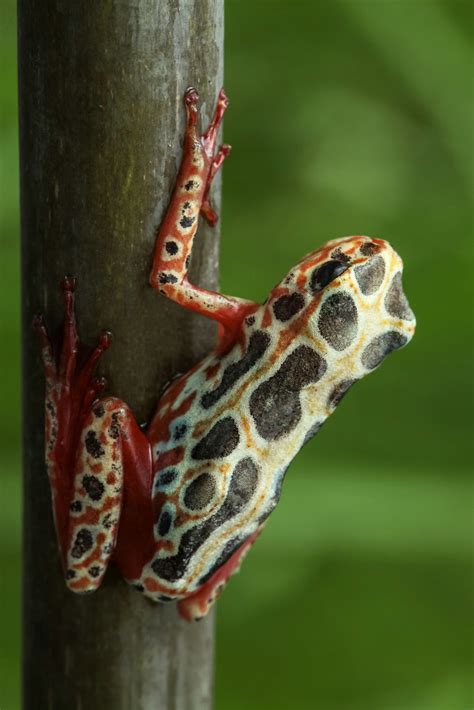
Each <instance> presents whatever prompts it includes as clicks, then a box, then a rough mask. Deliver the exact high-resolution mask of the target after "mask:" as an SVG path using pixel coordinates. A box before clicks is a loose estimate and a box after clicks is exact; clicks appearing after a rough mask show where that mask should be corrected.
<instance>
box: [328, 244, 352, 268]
mask: <svg viewBox="0 0 474 710" xmlns="http://www.w3.org/2000/svg"><path fill="white" fill-rule="evenodd" d="M331 259H334V260H335V261H342V262H343V263H344V264H347V265H349V264H350V263H351V257H350V256H349V254H346V253H345V252H343V251H342V249H341V247H336V249H334V251H332V252H331Z"/></svg>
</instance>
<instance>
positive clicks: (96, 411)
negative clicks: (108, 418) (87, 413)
mask: <svg viewBox="0 0 474 710" xmlns="http://www.w3.org/2000/svg"><path fill="white" fill-rule="evenodd" d="M92 411H93V412H94V414H95V416H96V417H98V418H99V419H100V417H103V416H104V414H105V409H104V405H103V404H98V405H97V406H96V407H94V409H93V410H92Z"/></svg>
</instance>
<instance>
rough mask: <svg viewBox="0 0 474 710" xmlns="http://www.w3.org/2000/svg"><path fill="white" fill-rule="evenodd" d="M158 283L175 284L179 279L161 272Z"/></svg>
mask: <svg viewBox="0 0 474 710" xmlns="http://www.w3.org/2000/svg"><path fill="white" fill-rule="evenodd" d="M158 281H159V282H160V284H175V283H176V282H177V281H178V279H177V277H176V276H174V275H173V274H165V272H164V271H161V272H160V274H159V275H158Z"/></svg>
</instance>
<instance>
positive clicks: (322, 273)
mask: <svg viewBox="0 0 474 710" xmlns="http://www.w3.org/2000/svg"><path fill="white" fill-rule="evenodd" d="M348 268H349V264H347V263H345V262H342V261H335V260H331V261H326V263H324V264H323V265H322V266H319V267H318V268H317V269H315V270H314V271H313V273H312V274H311V280H310V282H309V286H310V289H311V291H312V292H313V293H316V292H317V291H321V290H322V289H323V288H324V287H325V286H327V285H328V283H331V281H333V280H334V279H335V278H337V277H338V276H340V275H341V274H343V273H344V271H346V270H347V269H348Z"/></svg>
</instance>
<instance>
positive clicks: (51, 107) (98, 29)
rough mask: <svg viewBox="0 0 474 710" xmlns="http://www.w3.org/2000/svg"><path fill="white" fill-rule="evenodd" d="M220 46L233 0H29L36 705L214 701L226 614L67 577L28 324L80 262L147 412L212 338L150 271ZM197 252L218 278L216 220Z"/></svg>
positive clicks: (28, 442) (26, 135)
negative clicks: (191, 102) (187, 115)
mask: <svg viewBox="0 0 474 710" xmlns="http://www.w3.org/2000/svg"><path fill="white" fill-rule="evenodd" d="M222 46H223V0H160V2H155V0H133V1H132V0H101V1H100V2H88V3H79V2H69V1H68V0H19V63H20V69H19V78H20V150H21V216H22V273H23V318H24V321H23V333H24V335H23V353H24V354H23V387H24V389H23V401H24V490H25V495H24V648H23V653H24V707H25V708H26V709H27V710H30V709H31V710H32V709H33V708H35V710H36V708H52V709H58V710H64V708H72V709H74V708H87V710H95V709H96V708H97V709H98V708H101V709H103V708H113V709H114V710H121V709H124V708H127V709H129V708H130V709H133V710H141V709H145V710H148V708H154V709H155V708H159V709H162V708H163V709H164V708H169V709H171V708H173V709H176V710H184V709H185V710H194V709H198V708H199V710H201V709H207V708H210V707H211V704H212V701H211V686H212V655H213V619H212V615H211V616H210V617H209V618H207V619H206V620H205V621H202V622H201V623H199V624H196V623H194V624H189V623H187V622H185V621H183V620H181V619H180V618H179V617H178V615H177V612H176V608H175V607H174V606H172V607H165V606H164V605H154V604H152V603H150V602H148V601H147V600H146V599H145V598H144V597H143V596H142V595H140V594H139V593H137V592H136V591H135V590H133V589H131V588H129V587H128V586H127V585H126V584H125V583H124V582H123V581H122V580H120V579H119V577H118V574H117V573H116V572H115V571H114V570H109V573H108V574H107V577H106V580H105V583H104V585H103V586H102V587H101V589H100V590H99V591H97V592H96V593H94V594H92V595H87V596H77V595H74V594H73V593H71V592H69V591H67V590H66V587H65V585H64V581H63V578H62V572H61V568H60V561H59V555H58V550H57V545H56V539H55V534H54V530H53V521H52V511H51V501H50V492H49V486H48V482H47V478H46V473H45V467H44V462H43V455H44V454H43V452H44V445H43V411H42V409H43V392H44V378H43V373H42V367H41V364H40V359H39V353H38V345H37V343H36V341H35V338H34V334H33V332H32V330H31V327H30V323H31V320H32V317H33V315H34V313H35V312H38V311H40V312H41V311H42V312H43V313H45V315H46V319H47V323H48V325H49V327H50V330H52V331H53V332H54V329H55V328H57V327H58V326H59V324H60V322H61V319H62V312H61V298H60V290H59V288H58V282H59V281H60V279H61V277H62V276H63V275H64V274H73V275H75V276H76V277H77V280H78V290H77V314H78V321H79V327H80V333H81V338H82V340H83V341H85V342H86V343H88V344H90V345H93V344H94V343H95V340H96V337H97V335H98V334H99V332H100V331H101V330H102V329H110V330H111V331H112V332H113V334H114V342H113V345H112V348H111V349H110V350H109V351H108V352H107V353H106V355H105V356H104V358H103V361H102V363H101V365H100V373H101V374H104V375H105V376H106V378H107V380H108V387H107V390H106V394H113V395H114V396H118V397H120V398H122V399H124V400H125V401H126V402H127V403H128V404H129V405H130V406H131V407H132V409H133V411H134V413H135V414H136V417H137V420H138V421H139V422H142V421H147V420H148V419H149V418H150V416H151V414H152V412H153V408H154V405H155V404H156V401H157V397H158V395H159V392H160V388H161V387H162V385H163V384H164V383H165V382H166V381H167V380H169V379H170V377H171V376H172V375H173V374H175V373H176V372H178V371H184V370H186V369H187V368H188V367H190V366H191V365H192V364H193V363H194V362H196V361H197V360H198V359H199V358H200V357H202V356H203V355H204V354H205V353H206V352H207V351H208V349H209V347H210V344H211V343H212V338H213V335H214V327H213V324H212V323H210V322H208V321H205V320H203V319H201V318H199V317H198V316H195V315H192V314H188V313H186V312H184V311H182V309H180V308H179V307H178V306H176V305H175V304H173V303H170V302H168V301H167V300H166V299H165V298H164V297H162V296H159V295H158V294H157V293H156V292H154V291H153V290H152V289H151V287H150V286H149V285H148V275H149V271H150V267H151V263H152V251H153V245H154V230H155V228H156V227H157V226H158V224H159V222H160V219H161V216H162V214H163V211H164V209H165V208H166V205H167V203H168V200H169V197H170V191H171V187H172V184H173V181H174V178H175V176H176V171H177V168H178V164H179V160H180V156H181V136H182V132H183V127H184V110H183V105H182V96H183V92H184V90H185V88H186V87H187V86H188V85H190V84H192V85H194V86H196V87H197V88H198V89H199V91H200V94H201V99H202V107H203V108H202V112H201V114H202V119H203V120H204V122H207V120H208V119H209V117H210V115H211V112H212V109H213V106H214V102H215V99H216V95H217V90H218V89H219V88H220V86H221V84H222V69H223V56H222ZM214 191H215V192H217V193H218V192H219V184H218V183H217V185H216V187H215V188H214ZM216 197H218V195H217V194H214V201H216ZM195 252H196V253H195V254H194V258H193V264H192V269H191V277H192V280H194V281H196V282H198V283H200V284H201V285H203V286H205V287H207V288H216V286H217V233H216V229H213V230H212V229H210V228H207V227H205V226H204V225H201V228H200V233H199V235H198V237H197V240H196V247H195Z"/></svg>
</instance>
